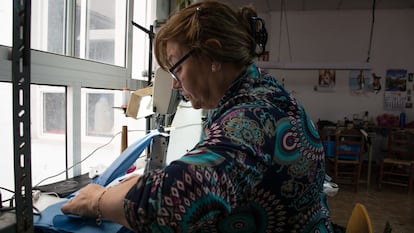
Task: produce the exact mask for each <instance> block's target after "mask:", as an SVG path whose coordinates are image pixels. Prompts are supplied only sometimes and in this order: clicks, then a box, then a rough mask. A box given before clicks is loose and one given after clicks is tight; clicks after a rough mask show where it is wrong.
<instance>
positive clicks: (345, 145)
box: [335, 129, 365, 161]
mask: <svg viewBox="0 0 414 233" xmlns="http://www.w3.org/2000/svg"><path fill="white" fill-rule="evenodd" d="M364 143H365V137H364V135H363V134H362V133H361V132H360V131H359V130H356V129H345V130H342V131H341V132H339V133H338V134H337V135H336V137H335V159H337V160H358V161H362V159H363V157H362V156H363V152H364Z"/></svg>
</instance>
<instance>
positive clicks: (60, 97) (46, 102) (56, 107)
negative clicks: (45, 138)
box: [42, 92, 66, 134]
mask: <svg viewBox="0 0 414 233" xmlns="http://www.w3.org/2000/svg"><path fill="white" fill-rule="evenodd" d="M42 97H43V101H42V103H43V117H42V122H43V127H42V129H43V133H52V134H64V133H65V129H66V117H65V116H66V114H65V113H66V96H65V93H64V92H63V93H62V92H44V93H43V94H42Z"/></svg>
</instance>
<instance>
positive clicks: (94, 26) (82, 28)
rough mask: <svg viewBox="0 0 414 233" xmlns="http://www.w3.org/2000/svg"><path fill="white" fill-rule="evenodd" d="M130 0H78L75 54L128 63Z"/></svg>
mask: <svg viewBox="0 0 414 233" xmlns="http://www.w3.org/2000/svg"><path fill="white" fill-rule="evenodd" d="M126 12H127V10H126V0H122V1H119V0H118V1H114V0H88V1H86V0H76V14H75V21H76V24H75V56H76V57H79V58H86V59H90V60H93V61H99V62H104V63H108V64H114V65H118V66H125V41H126V39H125V38H126V33H125V31H126Z"/></svg>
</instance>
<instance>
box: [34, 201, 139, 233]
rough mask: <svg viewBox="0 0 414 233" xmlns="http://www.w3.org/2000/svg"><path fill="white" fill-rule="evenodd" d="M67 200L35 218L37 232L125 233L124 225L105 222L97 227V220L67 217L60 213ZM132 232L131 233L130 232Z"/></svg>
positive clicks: (50, 207) (45, 210) (52, 206)
mask: <svg viewBox="0 0 414 233" xmlns="http://www.w3.org/2000/svg"><path fill="white" fill-rule="evenodd" d="M66 201H67V200H64V201H62V202H58V203H55V204H53V205H50V206H49V207H47V208H46V209H44V210H43V211H42V212H41V215H35V216H34V219H33V220H34V227H35V230H36V232H45V233H46V232H48V233H49V232H59V233H68V232H77V233H90V232H97V233H99V232H102V233H103V232H125V229H122V228H124V227H123V226H122V225H119V224H117V223H113V222H110V221H107V220H103V221H102V224H101V225H97V224H96V222H95V219H92V218H81V217H79V216H73V215H65V214H63V213H62V211H60V207H61V206H62V205H63V204H65V203H66ZM130 232H131V231H130Z"/></svg>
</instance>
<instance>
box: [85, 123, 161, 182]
mask: <svg viewBox="0 0 414 233" xmlns="http://www.w3.org/2000/svg"><path fill="white" fill-rule="evenodd" d="M159 134H160V132H159V131H158V130H152V131H150V132H149V133H148V134H146V135H145V136H144V137H143V138H142V139H140V140H137V141H136V142H134V143H133V144H132V145H130V146H128V147H127V148H126V149H125V150H124V151H123V152H122V153H121V155H119V157H118V158H117V159H116V160H115V161H114V162H112V164H111V165H110V166H109V167H108V168H107V169H106V170H105V171H104V172H103V173H102V174H101V175H99V176H98V177H97V178H95V179H94V180H93V181H92V183H95V184H100V185H102V186H106V185H108V184H110V183H111V182H112V181H113V180H114V179H115V178H118V177H120V176H122V175H125V173H126V171H127V170H128V168H130V167H131V166H132V164H134V163H135V161H136V160H137V159H138V157H139V156H140V154H141V153H142V151H144V149H145V148H146V147H147V146H148V145H149V143H150V142H151V139H152V138H153V137H155V136H157V135H159Z"/></svg>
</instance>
